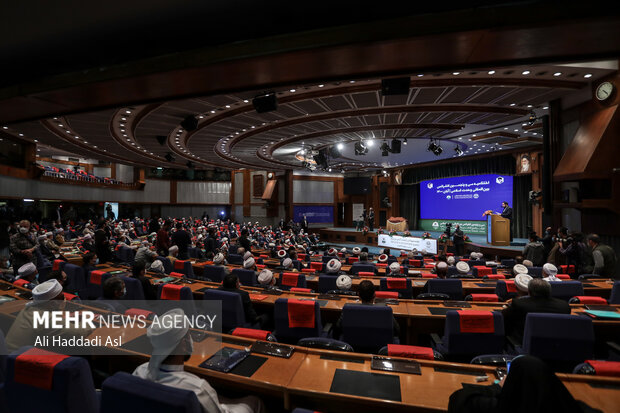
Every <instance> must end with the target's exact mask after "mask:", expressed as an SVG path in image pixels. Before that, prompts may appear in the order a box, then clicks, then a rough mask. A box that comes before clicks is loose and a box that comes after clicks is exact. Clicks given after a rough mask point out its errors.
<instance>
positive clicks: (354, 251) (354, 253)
mask: <svg viewBox="0 0 620 413" xmlns="http://www.w3.org/2000/svg"><path fill="white" fill-rule="evenodd" d="M351 252H352V253H353V256H355V257H357V256H359V255H360V252H362V250H361V249H360V247H353V249H352V250H351Z"/></svg>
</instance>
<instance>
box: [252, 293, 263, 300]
mask: <svg viewBox="0 0 620 413" xmlns="http://www.w3.org/2000/svg"><path fill="white" fill-rule="evenodd" d="M266 298H267V296H266V295H264V294H250V300H252V301H263V300H264V299H266Z"/></svg>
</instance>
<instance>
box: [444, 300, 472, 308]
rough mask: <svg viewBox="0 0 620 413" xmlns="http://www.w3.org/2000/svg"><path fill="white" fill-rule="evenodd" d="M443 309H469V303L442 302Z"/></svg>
mask: <svg viewBox="0 0 620 413" xmlns="http://www.w3.org/2000/svg"><path fill="white" fill-rule="evenodd" d="M443 305H444V307H459V308H471V304H470V302H469V301H444V302H443Z"/></svg>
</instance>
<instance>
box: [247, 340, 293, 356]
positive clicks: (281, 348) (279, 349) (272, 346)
mask: <svg viewBox="0 0 620 413" xmlns="http://www.w3.org/2000/svg"><path fill="white" fill-rule="evenodd" d="M250 352H251V353H258V354H266V355H268V356H275V357H282V358H285V359H288V358H290V357H291V356H292V355H293V353H294V352H295V349H294V348H293V347H291V346H287V345H284V344H276V343H269V342H267V341H255V342H254V344H252V347H250Z"/></svg>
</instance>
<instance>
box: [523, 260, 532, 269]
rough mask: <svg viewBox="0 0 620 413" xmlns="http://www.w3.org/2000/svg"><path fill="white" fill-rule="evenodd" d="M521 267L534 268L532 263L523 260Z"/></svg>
mask: <svg viewBox="0 0 620 413" xmlns="http://www.w3.org/2000/svg"><path fill="white" fill-rule="evenodd" d="M523 265H525V266H526V267H527V268H531V267H533V266H534V263H533V262H532V261H530V260H523Z"/></svg>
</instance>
